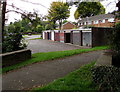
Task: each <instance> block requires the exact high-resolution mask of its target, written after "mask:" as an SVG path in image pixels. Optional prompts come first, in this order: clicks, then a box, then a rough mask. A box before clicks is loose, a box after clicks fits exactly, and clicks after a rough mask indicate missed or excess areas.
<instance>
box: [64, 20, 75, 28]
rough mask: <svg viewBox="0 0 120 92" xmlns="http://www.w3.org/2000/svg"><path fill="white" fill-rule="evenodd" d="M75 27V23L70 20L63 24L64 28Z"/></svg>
mask: <svg viewBox="0 0 120 92" xmlns="http://www.w3.org/2000/svg"><path fill="white" fill-rule="evenodd" d="M74 27H75V25H74V24H71V23H70V22H68V23H66V24H64V25H63V26H62V29H73V28H74Z"/></svg>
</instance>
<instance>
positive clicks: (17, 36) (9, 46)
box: [2, 22, 26, 53]
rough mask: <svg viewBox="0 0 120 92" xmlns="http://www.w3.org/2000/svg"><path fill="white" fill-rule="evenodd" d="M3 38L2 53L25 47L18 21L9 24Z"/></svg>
mask: <svg viewBox="0 0 120 92" xmlns="http://www.w3.org/2000/svg"><path fill="white" fill-rule="evenodd" d="M3 39H4V41H3V42H2V53H6V52H11V51H16V50H21V49H24V48H25V47H26V43H24V40H23V37H22V33H21V25H20V24H19V23H18V22H15V23H13V24H10V25H9V26H8V27H7V28H6V30H5V31H4V38H3Z"/></svg>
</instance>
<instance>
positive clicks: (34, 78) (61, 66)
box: [2, 51, 102, 90]
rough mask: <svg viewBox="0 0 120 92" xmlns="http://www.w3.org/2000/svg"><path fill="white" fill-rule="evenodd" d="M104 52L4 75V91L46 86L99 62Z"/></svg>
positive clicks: (44, 63) (39, 65)
mask: <svg viewBox="0 0 120 92" xmlns="http://www.w3.org/2000/svg"><path fill="white" fill-rule="evenodd" d="M101 53H102V51H93V52H89V53H83V54H79V55H74V56H70V57H66V58H63V59H57V60H52V61H45V62H39V63H35V64H31V65H28V66H26V67H23V68H21V69H18V70H15V71H12V72H8V73H7V74H3V79H2V80H3V84H2V85H3V90H22V89H27V88H32V87H33V86H40V85H45V84H47V83H49V82H51V81H53V80H55V79H58V78H60V77H63V76H65V75H66V74H68V73H69V72H72V71H74V70H76V69H78V68H79V67H80V66H81V65H84V64H87V63H89V62H91V61H95V60H97V58H98V57H99V56H100V54H101Z"/></svg>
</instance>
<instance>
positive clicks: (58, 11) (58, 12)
mask: <svg viewBox="0 0 120 92" xmlns="http://www.w3.org/2000/svg"><path fill="white" fill-rule="evenodd" d="M69 15H70V10H69V6H68V5H67V4H66V3H63V2H59V1H58V2H52V3H51V6H50V9H49V10H48V19H49V20H50V21H51V22H53V23H54V24H55V23H56V21H58V22H59V28H60V29H61V26H62V21H63V20H64V19H67V18H68V17H69Z"/></svg>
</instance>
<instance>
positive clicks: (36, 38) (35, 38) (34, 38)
mask: <svg viewBox="0 0 120 92" xmlns="http://www.w3.org/2000/svg"><path fill="white" fill-rule="evenodd" d="M37 39H42V38H40V37H39V38H33V39H29V40H37Z"/></svg>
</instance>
